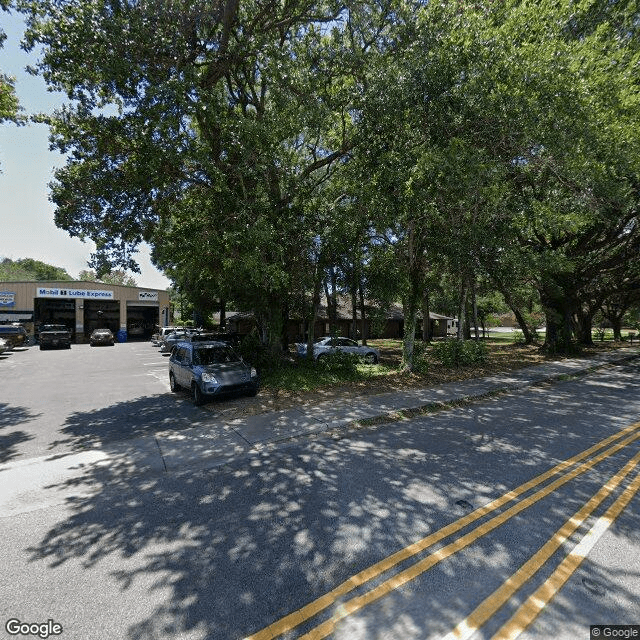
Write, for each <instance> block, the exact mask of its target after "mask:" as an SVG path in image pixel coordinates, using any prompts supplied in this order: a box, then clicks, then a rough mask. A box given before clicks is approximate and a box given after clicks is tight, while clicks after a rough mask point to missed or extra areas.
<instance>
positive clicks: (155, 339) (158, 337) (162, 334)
mask: <svg viewBox="0 0 640 640" xmlns="http://www.w3.org/2000/svg"><path fill="white" fill-rule="evenodd" d="M174 331H186V328H185V327H160V328H159V330H158V331H157V333H154V334H153V335H152V336H151V344H153V345H155V346H156V347H159V346H161V345H162V341H163V340H164V339H165V338H166V337H167V336H168V335H169V334H170V333H173V332H174Z"/></svg>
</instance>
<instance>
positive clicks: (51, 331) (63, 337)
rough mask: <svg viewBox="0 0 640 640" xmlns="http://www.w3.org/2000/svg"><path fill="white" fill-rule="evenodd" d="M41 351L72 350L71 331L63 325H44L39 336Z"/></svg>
mask: <svg viewBox="0 0 640 640" xmlns="http://www.w3.org/2000/svg"><path fill="white" fill-rule="evenodd" d="M38 341H39V342H40V350H41V351H43V350H44V349H71V331H69V329H67V327H66V326H65V325H63V324H44V325H42V327H40V333H39V334H38Z"/></svg>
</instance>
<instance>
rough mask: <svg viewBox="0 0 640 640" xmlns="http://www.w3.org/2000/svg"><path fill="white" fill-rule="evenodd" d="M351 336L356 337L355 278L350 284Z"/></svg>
mask: <svg viewBox="0 0 640 640" xmlns="http://www.w3.org/2000/svg"><path fill="white" fill-rule="evenodd" d="M354 271H355V269H354ZM351 337H352V338H353V339H354V340H357V339H358V287H357V286H356V284H355V279H354V282H353V283H352V285H351Z"/></svg>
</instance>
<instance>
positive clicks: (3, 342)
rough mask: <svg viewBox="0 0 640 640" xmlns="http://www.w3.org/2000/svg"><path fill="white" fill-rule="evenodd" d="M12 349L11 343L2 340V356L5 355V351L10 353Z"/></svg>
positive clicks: (0, 351) (0, 341)
mask: <svg viewBox="0 0 640 640" xmlns="http://www.w3.org/2000/svg"><path fill="white" fill-rule="evenodd" d="M10 349H11V346H10V345H9V343H8V342H7V341H6V340H5V339H4V338H0V354H2V353H4V352H5V351H9V350H10Z"/></svg>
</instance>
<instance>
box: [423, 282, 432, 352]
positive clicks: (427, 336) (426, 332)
mask: <svg viewBox="0 0 640 640" xmlns="http://www.w3.org/2000/svg"><path fill="white" fill-rule="evenodd" d="M429 303H430V300H429V290H428V289H425V290H424V293H423V294H422V340H423V342H430V341H431V319H430V318H429V311H430V309H429V306H430V304H429Z"/></svg>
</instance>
